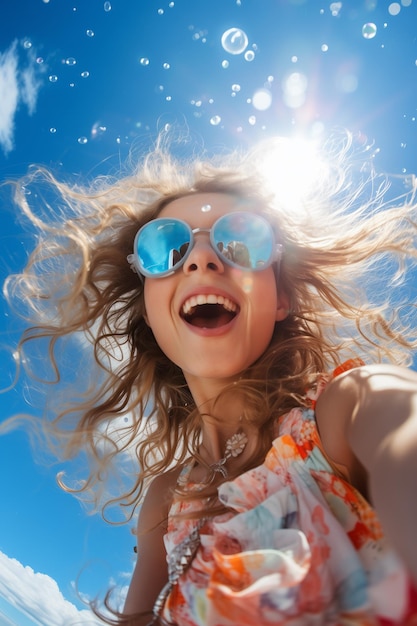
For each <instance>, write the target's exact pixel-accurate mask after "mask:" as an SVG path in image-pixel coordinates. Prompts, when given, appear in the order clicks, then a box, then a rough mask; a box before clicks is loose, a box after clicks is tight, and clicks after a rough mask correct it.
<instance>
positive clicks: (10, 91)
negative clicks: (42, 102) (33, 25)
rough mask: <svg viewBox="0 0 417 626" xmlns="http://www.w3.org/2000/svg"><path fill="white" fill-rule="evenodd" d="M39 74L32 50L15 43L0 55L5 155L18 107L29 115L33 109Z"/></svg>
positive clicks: (0, 140)
mask: <svg viewBox="0 0 417 626" xmlns="http://www.w3.org/2000/svg"><path fill="white" fill-rule="evenodd" d="M19 54H20V57H19ZM20 66H23V67H20ZM42 71H44V70H43V69H41V67H40V66H39V65H38V64H37V63H36V58H35V53H34V51H33V49H32V48H24V47H22V46H21V45H20V44H19V43H18V42H17V41H14V42H13V43H12V45H11V46H10V47H9V48H8V49H7V50H6V51H5V52H2V53H1V52H0V146H1V147H2V149H3V152H4V153H5V154H8V153H9V152H10V151H11V150H13V145H14V128H15V116H16V111H17V109H18V107H19V104H20V103H21V102H22V103H23V104H24V105H25V106H26V107H27V109H28V113H29V115H33V113H34V112H35V110H36V103H37V99H38V94H39V90H40V87H41V81H40V80H39V76H40V75H41V73H42Z"/></svg>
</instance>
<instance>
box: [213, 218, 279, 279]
mask: <svg viewBox="0 0 417 626" xmlns="http://www.w3.org/2000/svg"><path fill="white" fill-rule="evenodd" d="M211 239H212V243H213V245H214V247H215V249H216V250H218V251H219V252H220V253H221V255H222V256H223V257H224V258H225V259H226V260H228V261H229V262H230V263H232V264H234V265H237V266H238V267H241V268H246V269H250V270H259V269H263V268H264V267H266V266H267V265H269V264H270V262H271V259H272V256H273V253H274V235H273V232H272V229H271V227H270V225H269V224H268V222H267V221H266V220H264V219H263V218H261V217H259V216H258V215H254V214H253V213H229V214H228V215H225V216H223V217H222V218H220V220H219V221H218V222H217V224H216V225H215V227H214V229H213V231H212V234H211Z"/></svg>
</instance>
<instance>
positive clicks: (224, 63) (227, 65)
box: [222, 61, 229, 70]
mask: <svg viewBox="0 0 417 626" xmlns="http://www.w3.org/2000/svg"><path fill="white" fill-rule="evenodd" d="M228 67H229V61H222V68H223V69H224V70H225V69H227V68H228Z"/></svg>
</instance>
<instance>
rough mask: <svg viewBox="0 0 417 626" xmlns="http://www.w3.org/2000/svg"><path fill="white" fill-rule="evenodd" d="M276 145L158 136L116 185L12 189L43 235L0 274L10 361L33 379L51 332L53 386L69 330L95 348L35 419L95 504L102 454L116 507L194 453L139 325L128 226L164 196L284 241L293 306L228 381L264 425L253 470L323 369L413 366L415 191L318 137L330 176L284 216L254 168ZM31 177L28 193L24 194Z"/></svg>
mask: <svg viewBox="0 0 417 626" xmlns="http://www.w3.org/2000/svg"><path fill="white" fill-rule="evenodd" d="M286 145H287V144H286V142H285V141H281V140H269V141H268V142H264V143H263V144H262V145H260V146H257V147H255V148H254V149H252V150H249V151H247V152H245V153H244V152H242V151H235V152H232V153H230V154H225V155H221V156H218V157H216V158H211V159H204V158H195V157H193V158H190V159H181V158H179V157H174V156H173V155H172V149H171V148H170V146H169V145H167V142H166V141H165V139H164V138H162V137H160V138H159V139H158V141H157V142H156V145H155V148H154V149H153V151H152V152H151V153H149V154H148V155H147V156H146V157H145V158H143V159H142V160H141V161H140V163H139V165H138V166H137V167H136V168H135V170H134V171H133V172H132V173H130V174H129V175H127V176H124V177H122V178H120V179H117V180H109V179H107V178H98V179H97V180H95V181H94V182H93V183H92V184H91V185H90V186H88V187H83V186H80V185H69V184H65V183H63V182H59V181H58V180H56V178H55V177H54V176H53V175H52V174H51V173H49V172H48V171H45V170H43V169H39V168H38V169H33V170H31V171H30V172H29V174H28V175H27V176H26V177H25V178H23V179H22V180H20V181H19V182H18V183H16V184H15V185H14V189H15V195H14V199H15V202H16V204H17V205H18V206H19V207H20V208H21V210H22V211H23V213H24V214H25V215H26V216H27V217H28V218H29V220H30V221H31V223H32V224H33V226H34V227H35V228H36V230H37V232H38V243H37V245H36V248H35V249H34V251H33V252H32V254H31V255H30V258H29V260H28V262H27V265H26V267H25V268H24V269H23V271H22V273H20V274H17V275H13V276H10V277H9V278H8V279H7V281H6V285H5V292H6V295H7V297H8V299H9V301H10V303H11V304H12V305H13V306H14V308H15V310H17V311H18V312H19V313H21V314H23V315H24V317H25V319H26V321H27V323H28V328H27V330H25V331H24V333H23V335H22V338H21V340H20V343H19V347H18V354H19V355H20V364H21V365H22V366H24V367H26V368H29V375H33V376H35V372H33V370H32V371H30V359H29V356H28V346H32V345H37V344H38V345H39V346H40V350H42V349H44V348H43V347H44V343H45V341H46V342H47V344H48V354H49V362H50V364H51V365H52V369H53V372H54V375H53V379H52V380H49V382H50V383H51V384H52V385H54V384H57V383H59V382H60V380H61V375H63V374H62V373H64V374H68V373H69V371H70V370H69V368H68V362H69V360H70V359H72V356H73V352H72V351H73V350H74V346H73V345H70V346H69V347H68V349H67V352H65V342H64V341H63V340H64V339H65V338H66V337H78V338H81V339H82V341H80V342H79V343H78V344H77V346H78V350H79V351H80V353H81V354H85V353H86V351H87V352H89V353H91V354H93V358H94V363H95V365H96V373H97V375H96V377H95V378H94V377H92V378H91V380H90V381H89V384H88V385H84V388H83V390H82V391H81V390H80V386H78V384H77V380H81V379H82V378H86V376H87V369H88V367H89V366H88V365H86V366H85V367H83V368H82V371H81V372H78V373H79V374H80V377H79V378H78V379H77V378H76V377H75V378H76V379H75V380H73V381H72V384H71V386H70V389H66V391H65V394H61V395H59V403H60V405H59V407H58V408H56V409H54V407H52V408H51V407H50V408H49V409H48V411H49V412H52V417H51V418H50V419H47V418H46V416H45V417H44V419H42V420H38V422H42V427H43V429H44V432H45V434H47V436H48V441H49V443H50V445H58V446H59V454H60V455H61V457H63V458H64V459H71V458H73V457H75V456H77V455H79V454H80V453H82V454H85V455H86V457H87V459H88V470H87V475H86V476H84V477H83V481H81V482H80V483H79V484H78V485H77V486H72V487H69V486H66V485H65V484H64V481H63V478H62V477H61V479H60V481H61V485H62V486H63V487H64V488H65V489H67V490H70V491H75V492H77V493H79V494H87V493H91V494H92V498H93V501H94V502H95V503H96V504H98V503H99V502H101V498H102V494H101V495H100V489H99V487H100V485H103V484H104V483H105V478H106V476H107V475H108V474H109V471H110V470H109V468H110V467H111V466H112V462H113V461H116V460H117V459H123V458H126V455H124V453H125V452H126V451H127V450H130V454H131V455H132V453H133V458H134V461H135V463H136V468H135V472H134V477H133V478H132V476H130V482H129V481H128V484H126V485H125V487H124V488H122V489H121V490H120V492H119V493H118V494H116V495H114V496H110V495H108V497H107V501H106V503H105V505H104V506H108V505H111V504H117V505H121V506H122V507H123V508H125V509H126V510H127V511H128V515H129V514H130V515H131V514H132V511H133V510H134V508H135V506H136V505H137V504H138V503H139V502H140V501H141V498H142V496H143V493H144V489H145V488H146V485H147V484H148V481H149V480H150V479H152V478H153V477H154V476H156V475H158V474H160V473H161V472H164V471H166V470H167V469H169V468H170V467H172V466H173V465H175V464H181V463H183V462H184V461H185V459H186V458H187V457H188V456H189V455H193V456H195V457H197V458H198V443H199V440H200V421H199V414H198V411H197V409H196V407H195V406H194V403H193V399H192V397H191V394H190V392H189V389H188V387H187V384H186V381H185V379H184V376H183V373H182V371H181V370H180V369H179V368H178V367H177V366H176V365H175V364H174V363H172V362H170V361H169V359H168V358H167V357H166V356H165V355H164V354H163V352H162V351H161V350H160V348H159V346H158V345H157V343H156V341H155V339H154V336H153V334H152V331H151V330H150V328H149V327H148V325H147V324H146V322H145V319H144V312H145V309H144V296H143V281H141V280H140V279H139V277H138V276H137V275H136V274H135V273H134V272H132V270H131V268H130V266H129V263H128V262H127V260H126V258H127V256H128V255H129V254H130V253H131V251H132V247H133V240H134V237H135V235H136V232H137V231H138V229H139V228H140V227H141V226H142V225H143V224H145V223H146V222H148V221H149V220H152V219H154V218H155V217H156V216H157V215H158V213H159V212H160V211H161V209H162V208H163V207H164V206H165V205H167V204H168V203H169V202H171V201H172V200H173V199H176V198H180V197H182V196H184V195H188V194H195V193H201V192H210V193H211V192H222V193H228V194H231V195H233V196H236V197H238V198H240V199H244V200H245V202H247V203H248V206H249V207H250V206H253V207H256V210H257V211H259V212H260V213H261V214H262V215H264V216H265V217H266V218H267V219H268V220H269V221H270V223H271V224H272V226H273V228H274V230H275V231H276V232H277V233H279V237H280V240H281V242H282V243H283V249H284V253H283V258H282V262H281V264H280V268H279V275H278V276H277V280H278V288H279V289H282V290H283V291H284V292H285V293H286V294H287V296H288V298H289V301H290V310H289V314H288V317H287V318H286V319H285V320H284V321H282V322H279V323H277V324H276V328H275V331H274V335H273V337H272V340H271V343H270V345H269V347H268V349H267V350H266V352H265V353H264V354H263V355H262V357H261V358H260V359H259V360H258V361H257V362H256V363H254V364H253V365H252V366H251V367H250V368H249V369H248V371H246V372H242V376H241V378H240V380H239V381H238V382H237V383H236V384H235V385H234V387H233V390H230V389H229V390H225V393H229V392H231V393H235V392H236V390H238V392H239V393H244V394H245V396H246V400H247V401H245V406H246V407H247V415H246V416H245V417H246V419H250V420H251V421H252V422H255V423H257V424H258V425H259V429H260V433H261V437H260V443H259V446H258V449H257V450H256V452H255V454H254V455H253V457H252V458H251V459H250V461H249V462H248V464H247V466H248V467H250V466H254V465H255V464H256V463H257V462H259V460H260V459H261V458H262V455H264V454H265V452H266V450H267V448H268V444H270V439H271V424H272V421H273V420H274V419H275V418H276V417H277V416H278V415H280V414H283V413H285V412H287V411H288V410H289V409H291V408H292V407H294V406H296V405H300V404H303V403H305V397H304V396H305V391H306V388H307V387H308V385H309V384H311V381H312V380H313V379H314V376H315V375H316V374H317V372H321V371H324V370H328V369H329V368H331V367H334V366H335V365H337V364H338V363H340V362H341V361H342V360H344V359H346V358H349V357H362V358H364V360H366V361H368V362H370V361H391V362H396V363H400V364H403V365H409V364H410V363H411V358H412V351H413V349H414V347H415V337H414V335H413V327H412V325H411V322H410V321H409V318H408V317H407V316H405V317H404V316H402V315H401V314H400V312H401V311H405V310H406V309H405V304H406V303H405V302H404V303H403V304H404V306H403V307H401V306H400V305H399V302H398V299H397V296H395V290H394V286H395V285H397V286H401V285H404V282H405V280H406V277H407V276H408V275H409V272H410V270H411V267H412V265H413V263H414V262H415V259H416V256H417V253H416V246H415V244H416V236H417V230H416V221H415V215H416V206H415V204H414V195H413V194H410V195H409V196H408V197H406V196H404V197H403V198H402V199H401V200H399V201H398V202H397V203H396V204H394V203H392V202H387V201H386V200H385V199H384V192H385V191H386V190H387V188H388V185H387V184H385V183H384V182H383V181H382V180H381V179H380V178H379V177H377V176H376V175H375V174H374V173H373V172H372V171H368V172H367V173H366V174H365V175H364V173H363V172H364V168H363V158H362V157H363V155H357V154H356V152H355V150H354V149H353V141H352V137H351V136H350V135H349V134H345V135H344V136H343V138H342V139H341V138H340V137H338V138H337V140H335V139H334V138H333V139H329V140H327V142H326V143H325V144H324V146H323V148H322V153H323V155H325V158H326V163H327V166H326V167H327V169H326V173H325V175H323V176H321V177H320V179H318V180H317V181H316V185H315V186H312V187H310V189H309V192H308V193H307V194H306V195H305V196H304V198H303V199H302V200H301V201H300V202H301V203H302V207H300V208H301V209H302V210H300V211H297V212H294V211H293V210H292V209H291V208H290V207H289V206H288V204H287V203H286V200H285V198H284V197H280V193H279V190H278V191H277V190H275V191H274V190H273V189H272V188H271V187H270V186H269V185H268V181H267V180H266V179H265V175H264V170H263V166H262V163H263V159H264V157H265V153H266V152H268V151H272V152H273V151H277V150H278V151H279V150H281V152H282V151H284V154H285V149H286ZM360 163H362V166H360ZM359 179H361V180H359ZM34 186H35V188H36V189H37V190H38V191H37V195H36V197H35V194H33V193H29V191H28V190H30V189H32V188H33V187H34ZM41 195H42V197H41ZM259 207H261V208H259ZM40 213H41V214H43V216H41V215H40ZM376 270H377V271H376ZM381 286H382V288H383V292H382V293H381V291H379V292H378V288H379V289H381ZM23 308H25V309H26V310H25V313H22V309H23ZM63 355H64V362H65V355H66V359H67V362H66V365H65V366H62V364H61V363H62V362H63ZM81 364H82V360H81ZM78 369H79V368H78ZM36 374H37V373H36ZM71 377H74V372H71ZM87 378H88V377H87ZM126 416H129V417H126ZM118 418H119V419H118ZM33 419H34V420H35V418H33ZM122 465H123V463H122ZM213 488H214V487H213ZM118 489H119V488H118Z"/></svg>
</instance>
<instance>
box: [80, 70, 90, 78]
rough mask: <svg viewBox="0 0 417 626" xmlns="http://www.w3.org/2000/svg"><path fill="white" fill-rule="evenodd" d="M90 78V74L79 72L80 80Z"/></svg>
mask: <svg viewBox="0 0 417 626" xmlns="http://www.w3.org/2000/svg"><path fill="white" fill-rule="evenodd" d="M89 76H90V72H87V71H86V72H81V78H88V77H89Z"/></svg>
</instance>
